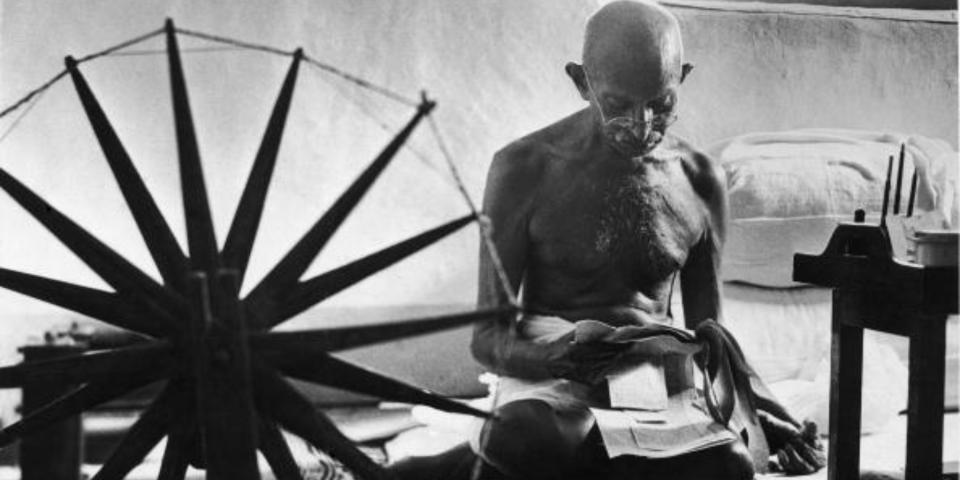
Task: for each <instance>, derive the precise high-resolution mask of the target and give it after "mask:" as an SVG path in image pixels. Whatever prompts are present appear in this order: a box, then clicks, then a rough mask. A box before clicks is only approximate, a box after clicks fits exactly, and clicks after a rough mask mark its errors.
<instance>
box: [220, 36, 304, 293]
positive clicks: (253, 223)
mask: <svg viewBox="0 0 960 480" xmlns="http://www.w3.org/2000/svg"><path fill="white" fill-rule="evenodd" d="M302 59H303V50H301V49H299V48H298V49H297V51H296V52H294V54H293V62H292V63H291V64H290V70H289V71H288V72H287V76H286V78H285V79H284V81H283V86H282V87H281V88H280V95H279V96H278V97H277V103H276V104H275V105H274V107H273V113H272V114H271V115H270V120H269V122H268V123H267V129H266V131H265V132H264V134H263V140H262V141H261V142H260V148H259V149H258V150H257V156H256V157H255V158H254V161H253V167H252V168H251V170H250V176H248V177H247V185H246V186H245V187H244V189H243V195H242V196H241V197H240V203H239V204H238V205H237V211H236V213H235V214H234V216H233V223H232V224H231V225H230V231H229V233H227V239H226V241H225V242H224V244H223V251H222V252H221V256H222V259H223V264H224V265H225V266H227V267H229V268H233V269H235V270H236V271H237V274H238V280H239V281H240V283H241V284H243V277H244V274H245V273H246V270H247V263H249V261H250V252H251V251H252V250H253V242H254V239H255V238H256V236H257V230H258V228H259V226H260V218H261V216H262V215H263V206H264V204H265V203H266V200H267V190H268V189H269V187H270V179H271V178H272V177H273V170H274V166H275V165H276V163H277V153H278V152H279V151H280V140H281V138H282V137H283V128H284V126H285V125H286V121H287V114H288V112H289V111H290V103H291V101H292V99H293V88H294V86H295V85H296V81H297V71H298V69H299V67H300V61H301V60H302Z"/></svg>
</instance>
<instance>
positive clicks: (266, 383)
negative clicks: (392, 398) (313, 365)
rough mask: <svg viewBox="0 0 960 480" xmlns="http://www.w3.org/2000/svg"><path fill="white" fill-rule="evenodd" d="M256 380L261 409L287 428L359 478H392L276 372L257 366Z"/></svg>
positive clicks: (381, 479)
mask: <svg viewBox="0 0 960 480" xmlns="http://www.w3.org/2000/svg"><path fill="white" fill-rule="evenodd" d="M254 383H255V384H256V385H257V388H256V395H257V405H258V408H259V410H260V411H262V412H266V413H268V414H269V415H271V416H272V417H273V419H274V420H276V421H277V422H278V423H279V424H280V425H281V426H282V427H283V428H284V429H286V430H287V431H289V432H291V433H293V434H294V435H297V436H299V437H300V438H302V439H304V440H306V441H307V442H308V443H310V444H311V445H313V446H314V447H316V448H319V449H320V450H323V451H324V452H327V453H328V454H329V455H330V456H331V457H333V458H335V459H336V460H337V461H339V462H341V463H343V464H344V465H346V466H347V468H349V469H351V470H352V471H353V472H354V473H355V474H357V475H359V476H360V478H364V479H369V480H393V479H392V476H390V475H388V474H387V472H385V471H384V470H382V469H381V468H380V467H379V466H378V465H377V464H376V463H375V462H374V461H373V460H371V459H370V457H368V456H367V455H366V454H364V453H363V452H361V451H360V450H359V449H357V447H356V446H354V445H353V442H351V441H350V439H348V438H347V437H346V436H344V435H343V434H342V433H340V431H339V430H337V427H336V426H335V425H334V424H333V422H332V421H330V419H329V418H327V416H326V415H324V414H323V413H322V412H319V411H317V409H316V408H314V406H313V405H311V404H310V401H309V400H307V399H306V398H304V397H303V395H301V394H300V392H297V391H296V390H295V389H294V388H293V386H291V385H290V384H289V383H287V381H286V380H284V379H283V378H282V377H281V376H280V375H279V374H278V373H277V372H276V371H274V370H272V369H269V368H264V367H260V368H256V369H255V370H254Z"/></svg>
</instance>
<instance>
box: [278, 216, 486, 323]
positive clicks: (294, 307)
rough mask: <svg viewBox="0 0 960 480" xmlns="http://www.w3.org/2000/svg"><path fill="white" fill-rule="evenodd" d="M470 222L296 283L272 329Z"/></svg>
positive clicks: (437, 230) (456, 222) (453, 224)
mask: <svg viewBox="0 0 960 480" xmlns="http://www.w3.org/2000/svg"><path fill="white" fill-rule="evenodd" d="M473 220H474V216H473V215H467V216H465V217H462V218H459V219H457V220H454V221H452V222H449V223H446V224H443V225H441V226H439V227H437V228H434V229H432V230H428V231H426V232H423V233H421V234H419V235H417V236H414V237H412V238H409V239H407V240H404V241H402V242H400V243H397V244H395V245H392V246H390V247H387V248H385V249H383V250H380V251H379V252H376V253H373V254H370V255H367V256H366V257H363V258H361V259H359V260H356V261H353V262H351V263H348V264H346V265H344V266H342V267H339V268H336V269H334V270H331V271H329V272H326V273H323V274H321V275H318V276H316V277H314V278H312V279H310V280H306V281H303V282H300V283H298V284H297V285H296V286H295V287H293V288H292V289H291V290H290V291H289V292H286V293H285V298H283V299H282V300H281V301H279V302H277V303H278V304H279V305H281V306H282V309H281V310H280V315H279V317H278V318H277V319H276V320H275V321H274V322H273V325H271V326H276V325H277V324H279V323H281V322H283V321H285V320H288V319H290V318H292V317H294V316H296V315H298V314H300V313H301V312H303V311H304V310H307V309H308V308H310V307H312V306H314V305H316V304H317V303H320V302H322V301H323V300H325V299H326V298H327V297H330V296H332V295H334V294H336V293H338V292H340V291H341V290H344V289H346V288H349V287H350V286H352V285H354V284H355V283H357V282H359V281H361V280H363V279H365V278H367V277H369V276H371V275H373V274H374V273H377V272H379V271H380V270H383V269H385V268H387V267H389V266H391V265H393V264H395V263H397V262H399V261H400V260H403V259H404V258H407V257H408V256H410V255H413V254H414V253H416V252H419V251H420V250H423V249H424V248H426V247H427V246H429V245H432V244H434V243H436V242H438V241H440V240H441V239H443V238H444V237H446V236H448V235H450V234H452V233H453V232H456V231H457V230H459V229H460V228H462V227H463V226H464V225H467V224H469V223H471V222H472V221H473Z"/></svg>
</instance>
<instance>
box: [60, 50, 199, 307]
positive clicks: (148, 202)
mask: <svg viewBox="0 0 960 480" xmlns="http://www.w3.org/2000/svg"><path fill="white" fill-rule="evenodd" d="M65 63H66V65H67V71H69V72H70V77H71V78H72V79H73V84H74V86H75V87H76V90H77V95H78V96H79V97H80V102H81V103H82V104H83V109H84V111H85V112H86V114H87V118H88V119H89V120H90V125H91V126H92V127H93V131H94V133H95V134H96V136H97V141H98V142H99V143H100V148H101V149H102V150H103V154H104V156H105V157H106V159H107V163H108V164H109V165H110V169H111V171H113V176H114V178H116V180H117V185H119V187H120V191H121V193H122V194H123V198H124V200H126V202H127V207H128V208H130V211H131V212H132V213H133V219H134V220H135V221H136V223H137V228H138V229H139V230H140V235H141V236H142V237H143V241H144V243H146V244H147V249H148V250H149V251H150V255H151V256H152V257H153V261H154V264H156V266H157V270H159V271H160V275H161V276H162V277H163V280H164V282H165V283H166V284H167V285H171V286H174V287H175V288H176V289H177V290H179V291H181V292H182V291H183V285H180V284H179V283H180V282H181V281H182V279H183V275H184V273H185V272H186V258H185V257H184V255H183V250H181V249H180V245H179V244H178V243H177V239H176V238H174V236H173V232H172V231H171V230H170V226H169V225H168V224H167V221H166V220H165V219H164V218H163V215H162V214H161V213H160V209H159V208H158V207H157V204H156V202H155V201H154V200H153V196H151V195H150V192H149V191H148V190H147V186H146V185H145V184H144V183H143V179H142V178H141V177H140V174H139V173H138V172H137V169H136V168H135V167H134V166H133V161H132V160H131V159H130V156H129V155H128V154H127V151H126V149H125V148H124V147H123V143H122V142H121V141H120V138H119V137H118V136H117V133H116V132H115V131H114V129H113V126H112V125H111V124H110V120H109V119H108V118H107V115H106V113H104V111H103V109H102V108H101V107H100V102H98V101H97V98H96V96H94V94H93V91H92V90H91V89H90V86H89V85H87V81H86V79H84V78H83V74H81V73H80V70H79V69H78V68H77V61H76V60H74V58H73V57H67V58H66V61H65Z"/></svg>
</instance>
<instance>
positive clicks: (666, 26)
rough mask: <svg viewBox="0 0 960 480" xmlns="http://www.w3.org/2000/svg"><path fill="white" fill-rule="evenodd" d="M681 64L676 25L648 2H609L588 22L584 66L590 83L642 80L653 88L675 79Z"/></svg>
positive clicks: (681, 49) (658, 6) (678, 74)
mask: <svg viewBox="0 0 960 480" xmlns="http://www.w3.org/2000/svg"><path fill="white" fill-rule="evenodd" d="M682 64H683V42H682V41H681V39H680V25H679V23H678V22H677V19H676V17H674V16H673V15H672V14H671V13H670V12H669V11H667V10H666V9H665V8H663V7H662V6H660V5H658V4H656V3H654V2H652V1H646V0H640V1H626V0H624V1H616V2H612V3H609V4H607V5H605V6H604V7H603V8H601V9H600V10H598V11H597V12H596V13H595V14H594V15H593V16H592V17H590V20H589V21H588V22H587V31H586V36H585V40H584V45H583V66H584V67H586V69H587V72H588V73H589V75H590V79H591V80H605V81H611V80H612V81H616V80H622V81H625V82H629V83H633V84H636V83H637V82H642V83H644V84H647V85H646V86H647V87H650V88H654V87H656V86H657V85H658V84H659V85H662V84H665V83H668V82H669V81H670V80H673V79H676V80H679V79H680V76H681V75H682ZM598 77H599V78H598ZM617 83H620V82H617Z"/></svg>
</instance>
